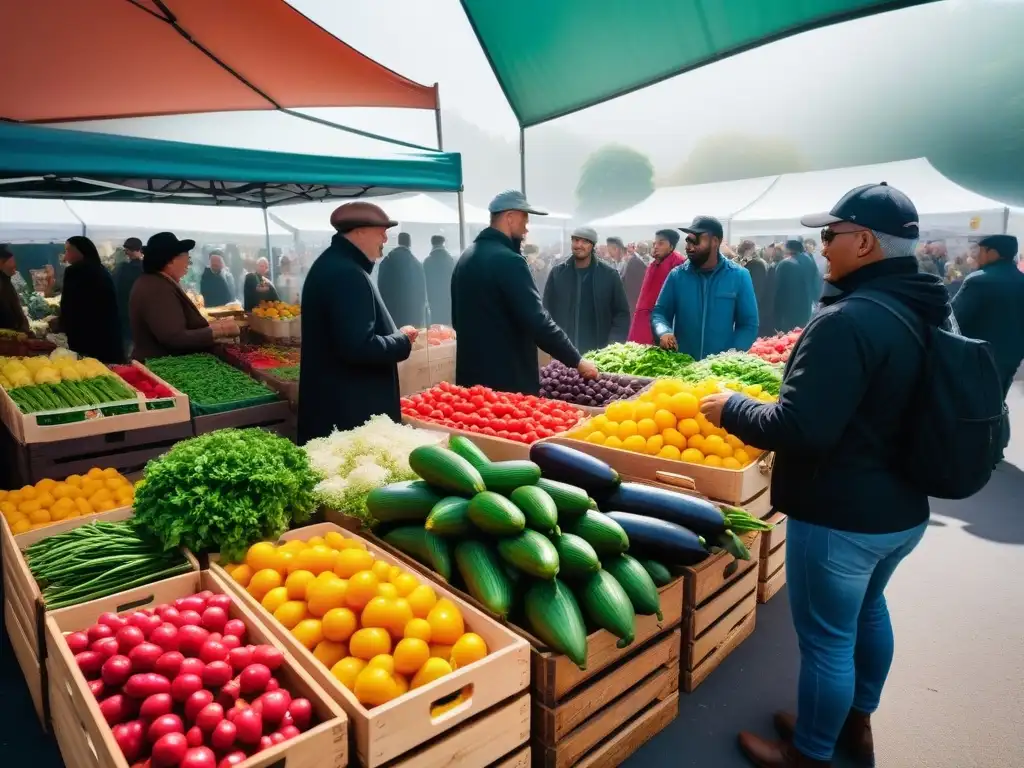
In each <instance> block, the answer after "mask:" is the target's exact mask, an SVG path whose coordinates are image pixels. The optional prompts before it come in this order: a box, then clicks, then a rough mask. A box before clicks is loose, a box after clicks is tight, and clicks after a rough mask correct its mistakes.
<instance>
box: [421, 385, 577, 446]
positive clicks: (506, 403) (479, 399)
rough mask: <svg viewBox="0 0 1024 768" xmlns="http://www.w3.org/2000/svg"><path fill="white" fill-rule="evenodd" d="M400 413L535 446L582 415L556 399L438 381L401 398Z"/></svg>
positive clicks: (453, 427)
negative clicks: (420, 390)
mask: <svg viewBox="0 0 1024 768" xmlns="http://www.w3.org/2000/svg"><path fill="white" fill-rule="evenodd" d="M402 414H403V415H405V416H408V417H409V418H413V419H418V420H419V421H426V422H431V423H435V424H440V425H442V426H445V427H448V428H449V429H459V430H465V431H467V432H478V433H480V434H482V435H488V436H490V437H501V438H504V439H506V440H515V441H516V442H520V443H527V444H529V443H534V442H536V441H537V440H539V439H541V438H543V437H551V436H552V435H556V434H558V433H560V432H564V431H565V430H567V429H570V428H571V427H573V426H575V425H576V424H577V423H578V422H579V420H580V418H582V416H583V412H582V411H580V410H578V409H576V408H572V407H571V406H569V405H567V404H566V403H563V402H561V401H559V400H551V399H548V398H544V397H535V396H534V395H522V394H519V393H517V392H495V391H494V390H493V389H490V388H488V387H483V386H474V387H459V386H457V385H455V384H449V383H448V382H446V381H443V382H441V383H440V384H438V385H437V386H436V387H431V388H430V389H428V390H425V391H424V392H419V393H417V394H415V395H413V396H412V397H403V398H402Z"/></svg>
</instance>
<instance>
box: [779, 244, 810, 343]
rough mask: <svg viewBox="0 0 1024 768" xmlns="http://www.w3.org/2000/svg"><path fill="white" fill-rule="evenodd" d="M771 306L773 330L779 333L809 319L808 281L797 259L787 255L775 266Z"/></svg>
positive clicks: (802, 323) (799, 325)
mask: <svg viewBox="0 0 1024 768" xmlns="http://www.w3.org/2000/svg"><path fill="white" fill-rule="evenodd" d="M811 263H812V264H813V263H814V262H813V261H812V262H811ZM815 272H817V268H815ZM772 306H773V309H774V312H773V314H774V318H775V330H776V331H779V332H780V333H788V332H789V331H792V330H793V329H794V328H803V327H804V326H806V325H807V321H808V320H810V319H811V289H810V281H809V278H808V275H807V271H806V270H805V268H804V265H803V264H802V263H801V262H800V261H799V260H797V259H795V258H790V257H787V258H785V259H783V260H782V261H780V262H779V263H778V264H777V265H776V266H775V292H774V296H773V298H772Z"/></svg>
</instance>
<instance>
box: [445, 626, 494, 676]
mask: <svg viewBox="0 0 1024 768" xmlns="http://www.w3.org/2000/svg"><path fill="white" fill-rule="evenodd" d="M486 655H487V643H485V642H484V639H483V638H482V637H480V635H478V634H476V633H475V632H467V633H466V634H464V635H463V636H462V637H460V638H459V639H458V640H457V641H456V643H455V645H453V646H452V669H459V668H460V667H465V666H467V665H469V664H472V663H473V662H474V661H480V659H482V658H483V657H484V656H486Z"/></svg>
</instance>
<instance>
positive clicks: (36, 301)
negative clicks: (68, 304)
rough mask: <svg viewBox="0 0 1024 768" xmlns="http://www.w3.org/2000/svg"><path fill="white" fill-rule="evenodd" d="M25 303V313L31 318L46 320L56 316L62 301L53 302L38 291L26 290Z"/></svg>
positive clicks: (23, 298) (23, 299)
mask: <svg viewBox="0 0 1024 768" xmlns="http://www.w3.org/2000/svg"><path fill="white" fill-rule="evenodd" d="M22 301H23V303H24V305H25V314H26V315H27V316H28V319H29V320H45V319H46V318H48V317H53V316H55V315H56V314H57V313H58V312H59V311H60V302H59V301H54V302H53V303H51V302H49V301H47V300H46V297H45V296H43V294H41V293H39V292H38V291H26V292H25V294H24V295H23V296H22Z"/></svg>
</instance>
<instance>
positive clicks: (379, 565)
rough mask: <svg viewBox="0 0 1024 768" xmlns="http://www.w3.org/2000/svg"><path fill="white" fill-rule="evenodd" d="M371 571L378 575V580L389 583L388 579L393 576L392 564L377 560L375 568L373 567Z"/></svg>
mask: <svg viewBox="0 0 1024 768" xmlns="http://www.w3.org/2000/svg"><path fill="white" fill-rule="evenodd" d="M370 570H371V571H373V572H374V573H375V574H377V578H378V579H380V580H381V581H387V580H388V577H390V576H391V564H390V563H387V562H385V561H383V560H377V561H376V562H374V564H373V567H371V568H370ZM396 597H397V595H396Z"/></svg>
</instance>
